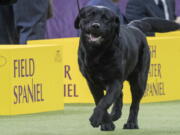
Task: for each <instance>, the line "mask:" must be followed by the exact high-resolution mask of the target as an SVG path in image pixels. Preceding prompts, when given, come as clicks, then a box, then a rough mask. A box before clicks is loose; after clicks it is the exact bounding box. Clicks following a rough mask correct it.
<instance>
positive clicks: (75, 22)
mask: <svg viewBox="0 0 180 135" xmlns="http://www.w3.org/2000/svg"><path fill="white" fill-rule="evenodd" d="M80 20H81V17H80V13H79V15H78V16H77V17H76V19H75V21H74V27H75V28H76V29H79V28H80Z"/></svg>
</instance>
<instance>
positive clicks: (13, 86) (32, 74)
mask: <svg viewBox="0 0 180 135" xmlns="http://www.w3.org/2000/svg"><path fill="white" fill-rule="evenodd" d="M62 67H63V66H62V46H60V45H40V46H39V45H36V46H27V45H14V46H12V45H11V46H8V45H1V46H0V108H1V109H0V115H15V114H27V113H37V112H45V111H53V110H62V109H63V108H64V100H63V98H64V96H63V87H62V84H63V83H62V82H63V69H62Z"/></svg>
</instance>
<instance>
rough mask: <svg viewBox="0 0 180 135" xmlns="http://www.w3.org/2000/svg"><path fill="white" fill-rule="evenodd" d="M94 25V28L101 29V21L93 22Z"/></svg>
mask: <svg viewBox="0 0 180 135" xmlns="http://www.w3.org/2000/svg"><path fill="white" fill-rule="evenodd" d="M92 27H93V28H94V29H99V28H100V24H99V23H93V24H92Z"/></svg>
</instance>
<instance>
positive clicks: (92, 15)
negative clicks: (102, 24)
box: [87, 11, 96, 17]
mask: <svg viewBox="0 0 180 135" xmlns="http://www.w3.org/2000/svg"><path fill="white" fill-rule="evenodd" d="M95 15H96V12H94V11H92V12H90V13H88V14H87V16H88V17H94V16H95Z"/></svg>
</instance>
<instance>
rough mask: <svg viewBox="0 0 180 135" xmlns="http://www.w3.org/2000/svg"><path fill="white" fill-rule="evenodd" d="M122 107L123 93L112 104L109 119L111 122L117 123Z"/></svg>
mask: <svg viewBox="0 0 180 135" xmlns="http://www.w3.org/2000/svg"><path fill="white" fill-rule="evenodd" d="M122 107H123V93H121V94H120V96H119V97H118V98H117V100H116V101H115V102H114V104H113V107H112V110H111V119H112V120H113V121H117V120H118V119H119V118H120V117H121V114H122Z"/></svg>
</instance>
